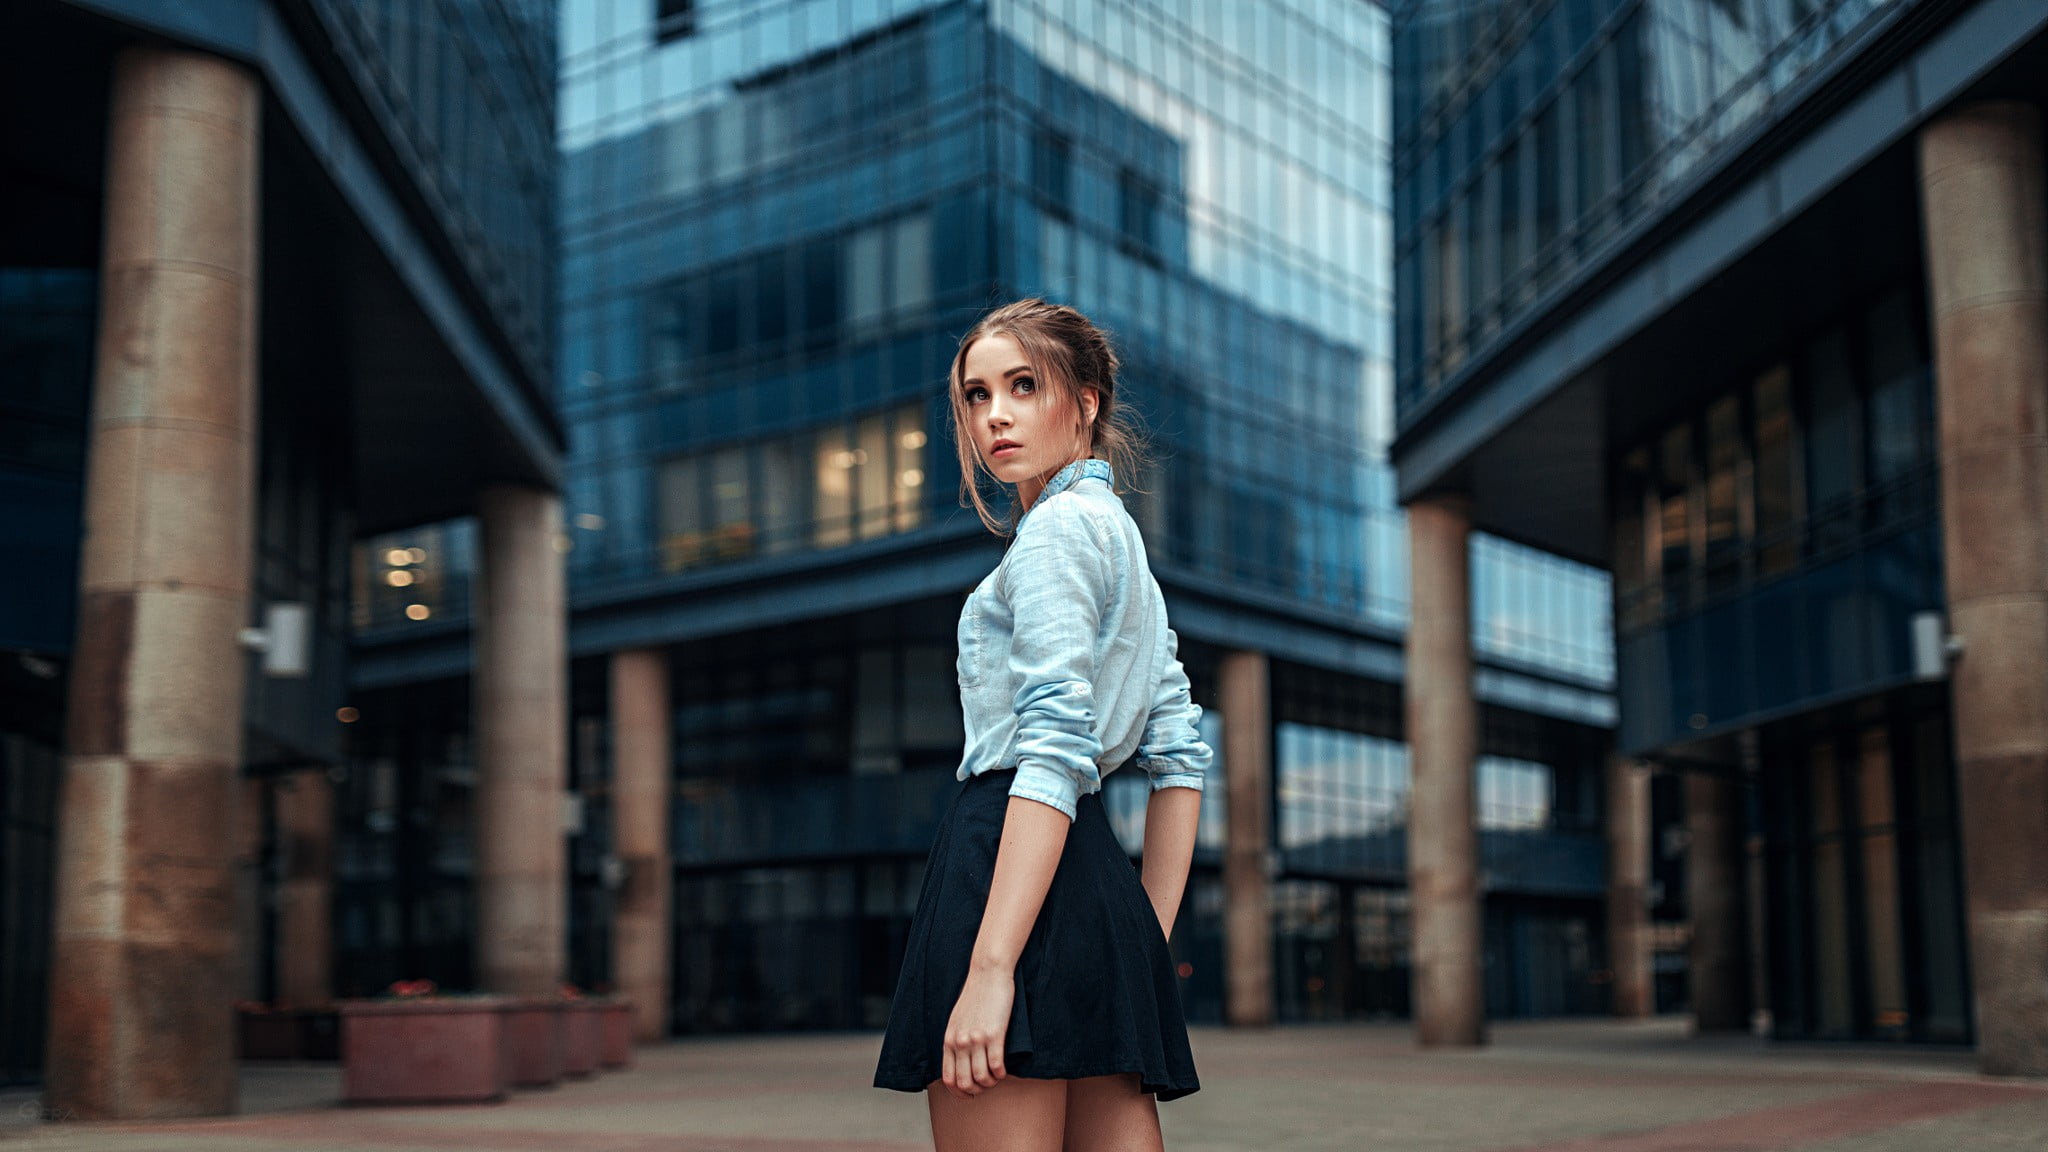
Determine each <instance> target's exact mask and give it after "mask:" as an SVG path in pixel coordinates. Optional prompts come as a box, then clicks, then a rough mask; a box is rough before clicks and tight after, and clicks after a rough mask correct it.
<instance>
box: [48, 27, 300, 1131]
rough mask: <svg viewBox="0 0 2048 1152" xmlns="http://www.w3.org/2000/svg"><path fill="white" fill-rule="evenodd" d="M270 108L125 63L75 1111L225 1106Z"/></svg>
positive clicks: (83, 801) (250, 87)
mask: <svg viewBox="0 0 2048 1152" xmlns="http://www.w3.org/2000/svg"><path fill="white" fill-rule="evenodd" d="M261 109H262V93H261V90H260V88H259V86H258V84H257V82H256V80H255V78H254V77H253V76H252V75H250V73H249V72H248V71H246V70H245V69H243V68H241V67H239V66H237V65H234V64H230V63H228V62H226V61H223V60H220V59H218V58H215V57H211V56H205V55H201V54H199V53H195V52H187V51H182V50H174V49H167V48H160V47H138V48H131V49H126V50H123V51H122V52H121V53H120V54H119V55H118V56H117V57H116V59H115V63H114V78H113V89H112V93H111V102H110V116H109V120H108V144H107V193H106V195H107V208H106V230H105V234H104V245H103V251H102V254H101V285H100V328H99V342H98V360H97V363H96V365H95V369H94V383H93V398H92V405H93V414H92V430H91V448H90V453H89V464H88V467H87V471H86V496H85V542H84V547H83V550H82V553H83V554H82V563H81V569H80V575H79V606H78V633H77V648H76V651H75V654H74V658H73V663H72V667H71V684H70V711H69V716H68V727H67V735H66V738H65V743H66V748H65V765H64V782H63V795H62V800H61V808H60V811H59V815H58V850H57V881H56V883H57V888H56V917H55V925H54V933H53V944H52V953H53V954H52V957H51V960H52V963H51V965H50V972H51V977H50V1016H49V1040H48V1047H47V1063H46V1066H45V1077H46V1080H45V1093H44V1099H45V1103H46V1104H47V1106H48V1107H49V1108H50V1109H51V1110H53V1111H56V1112H59V1113H62V1114H66V1115H70V1116H75V1117H78V1118H80V1119H85V1120H100V1119H106V1120H129V1119H143V1118H159V1117H177V1116H198V1115H209V1114H220V1113H226V1112H231V1111H233V1110H234V1107H235V1094H236V1078H235V1021H234V1006H233V1004H234V994H235V989H236V985H237V982H238V979H239V977H240V976H241V975H242V973H243V972H244V970H245V967H244V962H243V958H242V955H241V948H240V945H239V942H238V939H237V937H238V935H239V933H238V932H237V930H236V906H235V905H236V899H235V886H236V885H235V874H234V861H233V857H234V851H235V843H236V840H237V835H236V833H237V829H238V816H239V811H238V810H239V808H240V805H241V803H242V791H241V789H240V788H239V787H238V786H237V776H238V774H239V771H240V766H241V757H242V747H241V739H242V676H243V666H244V661H245V657H244V653H243V651H242V648H241V646H240V643H239V641H238V638H237V634H238V633H239V631H240V630H241V628H242V627H243V625H244V624H246V623H247V622H248V620H249V573H250V556H251V541H252V539H253V530H254V522H253V515H252V508H253V506H254V501H255V491H254V489H255V445H256V435H257V423H256V294H257V262H256V261H257V227H256V212H257V199H256V197H257V192H256V187H257V155H258V151H257V149H258V134H259V130H260V115H261Z"/></svg>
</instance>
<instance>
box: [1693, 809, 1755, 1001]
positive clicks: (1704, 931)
mask: <svg viewBox="0 0 2048 1152" xmlns="http://www.w3.org/2000/svg"><path fill="white" fill-rule="evenodd" d="M1743 824H1744V820H1743V813H1742V792H1741V785H1739V784H1737V783H1736V782H1735V781H1734V780H1731V779H1729V778H1727V777H1725V776H1714V775H1709V774H1707V773H1704V772H1688V773H1686V775H1685V830H1686V857H1685V907H1686V913H1687V915H1688V917H1689V918H1690V919H1691V921H1692V951H1691V954H1690V956H1689V957H1688V959H1687V963H1688V965H1689V967H1690V969H1691V971H1690V975H1689V979H1690V982H1691V991H1692V1016H1693V1028H1694V1030H1695V1031H1698V1032H1747V1031H1749V948H1748V944H1747V935H1748V934H1747V932H1746V928H1747V925H1748V912H1747V910H1746V908H1745V906H1744V905H1745V903H1746V902H1745V901H1744V900H1743V892H1744V890H1745V888H1746V887H1747V880H1748V877H1747V872H1746V869H1745V867H1744V853H1743V851H1742V826H1743Z"/></svg>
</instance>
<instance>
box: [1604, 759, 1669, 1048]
mask: <svg viewBox="0 0 2048 1152" xmlns="http://www.w3.org/2000/svg"><path fill="white" fill-rule="evenodd" d="M1649 888H1650V768H1649V766H1648V765H1647V764H1644V763H1643V762H1642V761H1640V760H1631V759H1629V758H1627V757H1624V756H1613V757H1609V758H1608V761H1607V955H1608V967H1609V968H1611V969H1612V970H1613V972H1614V1014H1615V1015H1616V1016H1622V1017H1637V1016H1648V1015H1650V1014H1651V1013H1653V1012H1655V1011H1656V1007H1657V994H1656V984H1655V981H1654V977H1653V976H1652V973H1651V959H1652V957H1651V951H1652V948H1651V942H1650V895H1649Z"/></svg>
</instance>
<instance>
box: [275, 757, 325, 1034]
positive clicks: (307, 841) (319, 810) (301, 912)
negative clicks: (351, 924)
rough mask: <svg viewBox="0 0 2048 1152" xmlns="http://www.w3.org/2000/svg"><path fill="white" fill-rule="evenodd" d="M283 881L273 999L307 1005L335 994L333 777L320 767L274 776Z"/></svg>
mask: <svg viewBox="0 0 2048 1152" xmlns="http://www.w3.org/2000/svg"><path fill="white" fill-rule="evenodd" d="M275 795H276V797H277V799H276V804H277V837H278V840H279V842H280V847H281V849H282V851H283V853H284V881H283V884H282V886H281V887H280V888H279V890H278V894H277V999H278V1002H279V1003H280V1004H283V1005H285V1006H287V1007H293V1008H309V1007H314V1006H317V1005H321V1004H327V1003H330V1002H332V1001H333V999H334V780H333V778H332V777H330V776H328V774H327V770H326V769H325V768H314V769H311V770H308V771H303V772H294V773H292V774H291V775H289V776H285V777H282V778H280V779H279V780H278V781H277V791H276V793H275Z"/></svg>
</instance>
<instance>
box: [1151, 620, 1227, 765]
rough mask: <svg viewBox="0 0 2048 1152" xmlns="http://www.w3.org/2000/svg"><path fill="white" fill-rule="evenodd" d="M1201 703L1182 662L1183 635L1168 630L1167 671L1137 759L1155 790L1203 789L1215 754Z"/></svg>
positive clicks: (1154, 702) (1160, 682)
mask: <svg viewBox="0 0 2048 1152" xmlns="http://www.w3.org/2000/svg"><path fill="white" fill-rule="evenodd" d="M1201 722H1202V706H1201V705H1199V704H1197V703H1195V701H1194V698H1193V696H1191V695H1190V694H1189V691H1188V673H1187V669H1186V668H1184V667H1182V666H1181V662H1180V637H1178V636H1176V635H1174V633H1173V629H1171V628H1168V629H1167V630H1166V670H1165V672H1163V673H1161V675H1160V677H1159V688H1158V691H1156V692H1155V693H1154V694H1153V697H1152V710H1151V712H1150V714H1148V715H1147V716H1146V718H1145V734H1144V736H1143V737H1142V738H1141V739H1140V740H1139V741H1138V751H1137V753H1136V754H1135V756H1134V759H1136V760H1137V762H1138V767H1140V768H1143V769H1144V770H1145V774H1146V775H1147V776H1149V777H1151V780H1152V791H1154V792H1157V791H1159V790H1160V789H1161V788H1193V789H1194V790H1195V791H1197V792H1200V791H1201V790H1202V778H1203V776H1204V774H1205V773H1207V772H1208V770H1209V761H1210V760H1211V759H1213V758H1214V756H1215V753H1214V752H1213V751H1211V750H1210V748H1209V744H1208V742H1207V741H1205V740H1203V739H1202V733H1201V728H1200V724H1201Z"/></svg>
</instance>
